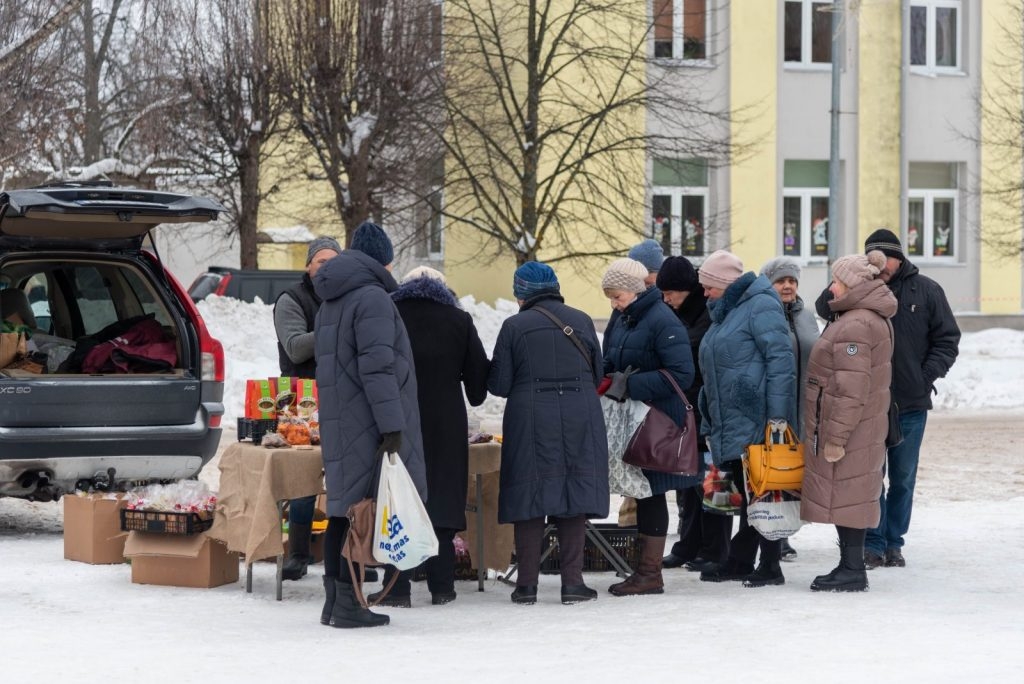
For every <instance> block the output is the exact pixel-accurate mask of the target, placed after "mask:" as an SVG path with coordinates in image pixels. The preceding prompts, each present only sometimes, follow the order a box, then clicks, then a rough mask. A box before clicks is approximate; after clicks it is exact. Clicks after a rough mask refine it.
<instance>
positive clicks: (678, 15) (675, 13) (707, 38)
mask: <svg viewBox="0 0 1024 684" xmlns="http://www.w3.org/2000/svg"><path fill="white" fill-rule="evenodd" d="M683 1H684V0H672V55H673V56H672V57H654V43H655V38H654V31H653V30H652V31H651V57H654V58H655V59H657V60H659V61H665V62H684V63H685V64H687V65H700V66H710V65H711V59H710V58H709V57H708V55H710V54H711V7H710V5H711V3H712V2H713V1H714V0H707V1H706V2H705V3H704V57H702V58H699V59H688V58H686V57H683V39H684V37H685V35H686V33H685V31H684V29H685V28H686V27H685V26H684V25H683V21H684V20H685V18H686V17H685V14H684V13H683ZM651 19H652V23H653V21H654V20H655V19H656V18H655V17H654V0H651Z"/></svg>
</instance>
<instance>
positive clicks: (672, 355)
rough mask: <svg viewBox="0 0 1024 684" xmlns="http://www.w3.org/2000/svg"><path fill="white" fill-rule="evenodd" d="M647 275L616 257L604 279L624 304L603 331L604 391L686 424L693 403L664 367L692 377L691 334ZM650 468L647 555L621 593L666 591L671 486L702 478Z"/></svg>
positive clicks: (617, 303)
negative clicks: (608, 384) (682, 395)
mask: <svg viewBox="0 0 1024 684" xmlns="http://www.w3.org/2000/svg"><path fill="white" fill-rule="evenodd" d="M646 275H647V267H645V266H644V265H643V264H641V263H640V262H638V261H633V260H632V259H617V260H616V261H613V262H612V264H611V265H610V266H609V267H608V270H607V271H606V272H605V274H604V278H602V280H601V287H602V288H603V289H604V293H605V296H606V297H608V299H609V300H611V303H612V306H613V307H614V308H615V309H616V310H618V311H619V312H621V315H620V316H618V317H616V318H615V320H614V321H612V322H611V323H610V324H609V327H608V329H607V330H605V333H604V371H605V373H606V374H610V375H611V377H612V384H611V387H609V388H608V391H607V392H605V396H606V397H609V398H611V399H617V400H620V401H624V400H626V399H637V400H640V401H646V402H650V404H651V405H652V406H653V407H654V408H657V409H658V410H659V411H662V412H663V413H665V414H666V415H668V416H669V417H671V418H672V420H674V421H675V422H676V424H677V425H680V426H682V425H683V424H684V421H685V419H686V405H685V404H684V402H683V399H682V398H680V397H679V395H678V394H677V393H676V391H675V388H673V387H672V384H671V383H670V382H669V381H668V379H667V378H666V377H665V376H664V374H662V373H661V372H660V371H661V369H665V370H666V371H668V372H669V373H670V374H671V375H672V378H673V379H674V380H675V381H676V384H677V385H679V387H680V388H683V387H689V386H690V385H691V384H693V377H694V373H693V352H692V351H691V350H690V339H689V336H688V335H687V333H686V327H685V326H684V325H683V324H682V323H681V322H680V320H679V319H678V318H676V316H675V314H673V313H672V311H671V310H670V309H669V308H668V307H667V306H665V304H664V303H663V302H662V299H661V291H660V290H659V289H658V288H657V287H651V288H647V287H646V286H645V285H644V277H645V276H646ZM644 475H645V476H646V477H647V480H648V481H649V482H650V483H651V491H652V492H653V495H652V496H649V497H647V498H646V499H638V500H637V502H636V525H637V533H638V538H639V541H640V561H639V564H638V567H637V571H636V572H634V573H633V574H632V575H630V576H629V578H628V579H626V580H625V581H624V582H618V583H616V584H613V585H611V586H610V587H608V591H609V592H611V593H612V594H614V595H616V596H629V595H634V594H660V593H662V592H663V591H664V586H665V583H664V581H663V580H662V577H661V563H662V556H663V555H664V553H665V538H666V536H667V535H668V504H667V503H666V501H665V493H666V492H668V491H669V490H672V489H683V488H686V487H692V486H694V485H696V484H697V483H698V482H700V476H699V473H697V474H695V475H694V476H689V477H688V476H682V475H671V474H668V473H657V472H653V471H649V470H645V471H644Z"/></svg>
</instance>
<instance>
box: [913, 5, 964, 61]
mask: <svg viewBox="0 0 1024 684" xmlns="http://www.w3.org/2000/svg"><path fill="white" fill-rule="evenodd" d="M959 12H960V2H959V0H929V1H928V2H914V3H912V4H911V5H910V65H911V66H917V67H924V68H925V69H932V70H936V71H943V70H948V71H959V69H960V23H961V22H960V14H959Z"/></svg>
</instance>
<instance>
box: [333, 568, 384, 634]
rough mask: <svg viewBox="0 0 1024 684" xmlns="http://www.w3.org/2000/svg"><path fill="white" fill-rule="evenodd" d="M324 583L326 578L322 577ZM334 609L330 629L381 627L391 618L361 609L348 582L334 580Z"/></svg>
mask: <svg viewBox="0 0 1024 684" xmlns="http://www.w3.org/2000/svg"><path fill="white" fill-rule="evenodd" d="M324 582H325V583H326V582H327V578H326V577H324ZM334 587H335V595H334V607H333V608H332V609H331V620H330V625H331V627H341V628H344V629H350V628H353V627H382V626H384V625H386V624H388V623H389V622H391V618H389V617H388V616H387V615H380V614H378V613H373V612H371V611H370V610H369V609H368V608H363V606H362V605H361V604H360V603H359V600H358V599H357V598H356V592H355V589H354V588H353V587H352V585H351V584H349V583H348V582H342V581H341V580H335V582H334Z"/></svg>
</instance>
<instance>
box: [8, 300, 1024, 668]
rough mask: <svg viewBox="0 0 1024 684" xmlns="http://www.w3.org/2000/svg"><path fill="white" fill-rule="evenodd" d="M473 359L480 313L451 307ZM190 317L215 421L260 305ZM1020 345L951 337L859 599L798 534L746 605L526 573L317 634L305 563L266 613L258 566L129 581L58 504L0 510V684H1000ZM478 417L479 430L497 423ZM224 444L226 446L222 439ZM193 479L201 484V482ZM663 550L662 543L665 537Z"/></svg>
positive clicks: (685, 592)
mask: <svg viewBox="0 0 1024 684" xmlns="http://www.w3.org/2000/svg"><path fill="white" fill-rule="evenodd" d="M463 301H464V306H465V307H466V308H467V309H468V310H470V311H471V312H472V313H473V314H474V316H475V317H476V319H477V322H478V326H479V329H480V333H481V337H482V338H483V339H484V344H485V347H487V348H488V349H489V348H490V347H491V345H493V341H494V338H495V337H496V335H497V330H498V328H499V327H500V322H501V320H502V319H503V318H504V317H505V316H506V315H508V314H509V313H511V312H512V311H513V310H514V306H513V305H511V303H499V306H498V308H497V311H495V310H494V309H491V308H490V307H489V306H487V305H483V304H477V303H475V302H473V301H472V300H471V299H468V298H467V299H465V300H463ZM200 306H201V310H202V312H203V315H204V317H206V319H207V323H208V324H209V325H210V328H211V331H212V333H213V334H214V335H215V336H217V337H218V338H219V339H221V341H222V342H223V343H224V345H225V349H226V352H227V355H228V361H227V363H228V373H229V379H228V388H227V390H226V397H225V399H226V403H227V404H228V407H229V409H228V410H229V413H230V416H229V420H226V421H225V424H226V425H228V424H231V423H232V422H233V419H234V416H236V415H237V412H238V409H239V408H240V407H241V403H242V393H243V389H244V388H243V385H244V379H245V378H247V377H262V376H267V375H273V374H275V372H276V348H275V347H274V342H273V335H272V333H269V332H268V331H271V330H272V324H271V318H270V307H269V306H264V305H260V304H255V305H253V304H249V305H247V304H242V303H239V302H237V301H234V300H225V299H218V298H211V299H210V300H208V301H206V302H202V303H201V305H200ZM1022 380H1024V333H1020V332H1015V331H1009V330H987V331H984V332H979V333H973V334H967V335H964V339H963V342H962V344H961V357H960V360H959V361H958V362H957V364H956V366H955V367H954V368H953V371H952V372H951V373H950V375H949V377H948V378H946V379H944V380H942V381H940V383H939V387H938V389H939V394H938V396H937V397H936V402H937V409H936V410H935V411H933V412H932V414H931V416H930V418H929V424H928V429H927V432H926V435H925V444H924V447H923V450H922V459H921V460H922V465H921V471H920V473H919V478H918V480H919V482H918V497H917V501H916V504H917V505H916V507H915V511H914V520H913V524H912V527H911V531H910V534H909V535H908V538H907V547H906V549H905V555H906V557H907V563H908V564H907V567H906V568H903V569H896V568H888V569H887V568H881V569H878V570H874V571H872V572H871V573H870V575H869V578H870V581H871V591H870V592H868V593H865V594H854V595H818V594H813V593H811V592H810V591H809V590H808V585H809V584H810V581H811V579H812V578H813V577H814V576H815V575H817V574H820V573H822V572H826V571H828V570H830V569H831V568H832V567H833V565H834V564H835V562H836V559H837V549H836V547H835V541H834V531H833V529H832V528H831V527H827V526H822V525H815V526H809V527H805V528H804V529H803V530H801V531H800V533H799V534H798V535H797V536H796V537H795V538H794V539H793V545H794V546H795V547H796V548H797V549H798V551H799V557H798V559H797V561H796V562H794V563H788V564H786V565H784V568H783V569H784V571H785V574H786V585H785V586H783V587H771V588H764V589H744V588H743V587H741V586H739V585H738V584H733V583H730V584H720V585H716V584H708V583H702V582H700V581H699V580H698V578H697V576H696V575H695V574H694V573H689V572H686V571H684V570H671V571H666V573H665V579H666V593H665V594H664V595H662V596H650V597H636V598H614V597H612V596H610V595H609V594H607V593H606V591H605V589H606V587H607V586H608V585H609V584H611V583H612V582H614V581H617V580H616V578H614V577H613V576H612V575H611V574H610V573H592V574H591V573H588V574H587V576H586V579H587V582H588V583H589V584H591V585H592V586H593V587H595V588H597V589H598V590H599V591H600V592H601V595H600V598H599V600H598V601H596V602H593V603H589V604H582V605H577V606H562V605H561V604H560V603H559V602H558V587H559V581H558V577H557V576H546V575H545V576H542V578H541V594H540V602H539V603H538V604H537V605H535V606H513V605H512V604H511V603H510V602H509V599H508V594H509V591H510V588H509V587H507V586H505V585H503V584H501V583H499V582H497V581H495V580H491V581H489V582H488V583H487V585H486V591H484V592H483V593H478V592H477V591H476V584H475V583H469V582H460V583H458V585H457V587H456V588H457V591H458V593H459V598H458V600H457V601H455V602H454V603H452V604H450V605H447V606H436V607H435V606H431V605H429V593H427V590H426V587H425V586H423V585H421V584H414V586H413V605H414V607H413V608H412V609H411V610H398V609H394V610H389V611H388V612H389V613H390V614H391V616H392V624H391V625H390V626H389V627H387V628H384V629H375V630H365V631H361V630H356V631H351V630H335V629H332V628H329V627H323V626H321V625H320V624H319V621H318V618H319V610H320V607H321V605H322V587H321V585H320V580H319V566H314V567H313V572H312V573H311V574H310V575H309V576H308V577H306V578H305V579H303V580H302V581H300V582H287V583H285V594H284V596H285V600H284V601H282V602H277V601H275V600H274V599H273V566H272V565H271V564H268V563H260V564H257V566H256V568H255V580H254V592H253V593H252V594H246V593H245V591H244V588H243V585H242V583H241V582H240V583H238V584H234V585H229V586H224V587H219V588H216V589H208V590H203V589H177V588H170V587H156V586H145V585H134V584H132V583H131V581H130V568H129V566H127V565H117V566H91V565H85V564H81V563H74V562H70V561H65V560H64V559H63V544H62V537H61V530H62V515H61V510H62V509H61V506H60V505H59V504H52V503H47V504H39V503H28V502H23V501H12V500H8V499H0V653H2V654H3V655H4V656H5V657H4V658H3V660H2V662H0V673H2V674H0V678H2V680H3V681H12V682H13V681H21V678H22V677H28V676H35V677H39V676H40V675H42V676H48V677H61V676H73V677H74V678H75V679H76V680H78V681H83V682H100V681H104V682H105V681H111V680H122V679H128V680H130V681H142V682H145V683H147V684H148V683H149V682H154V683H156V682H173V683H175V684H181V682H190V681H203V680H211V679H213V678H219V679H220V680H221V681H236V680H242V679H246V680H250V681H288V682H292V681H295V682H300V681H309V680H326V681H338V680H345V679H348V678H355V677H359V678H360V679H366V680H374V681H403V682H442V681H444V682H451V681H462V680H467V681H476V682H481V683H482V684H492V683H498V682H517V683H521V682H522V681H523V680H524V678H530V679H532V680H534V681H539V682H546V681H555V680H564V679H572V680H574V681H576V682H580V684H590V683H604V682H623V681H630V680H636V681H641V680H643V679H644V678H645V677H655V678H657V681H665V680H669V679H678V680H679V681H686V680H689V679H699V680H700V681H705V682H710V681H721V682H740V681H757V682H793V681H811V680H813V681H818V682H856V683H857V684H863V683H864V682H865V681H880V682H889V681H902V682H960V681H987V680H997V679H998V680H1000V681H1002V680H1006V679H1010V680H1012V679H1014V678H1016V677H1018V676H1020V671H1021V668H1022V666H1024V618H1022V617H1021V616H1022V612H1024V583H1022V582H1021V581H1020V569H1021V568H1022V567H1024V522H1022V516H1020V515H1018V514H1019V512H1020V511H1019V510H1018V507H1019V506H1022V505H1024V457H1022V453H1024V428H1022V427H1021V424H1022V421H1024V393H1022V392H1021V390H1020V387H1021V386H1022ZM500 410H501V407H500V404H498V403H497V402H495V401H493V400H489V402H488V404H486V405H485V407H484V410H482V411H479V412H478V413H477V414H476V418H477V419H483V420H486V419H493V418H495V417H497V416H499V415H500ZM225 439H226V440H230V439H233V437H232V435H230V434H228V435H226V437H225ZM203 479H204V480H207V481H211V482H214V483H215V482H216V480H217V474H216V473H215V472H212V471H211V472H204V473H203ZM671 541H672V539H671V538H670V542H671Z"/></svg>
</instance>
